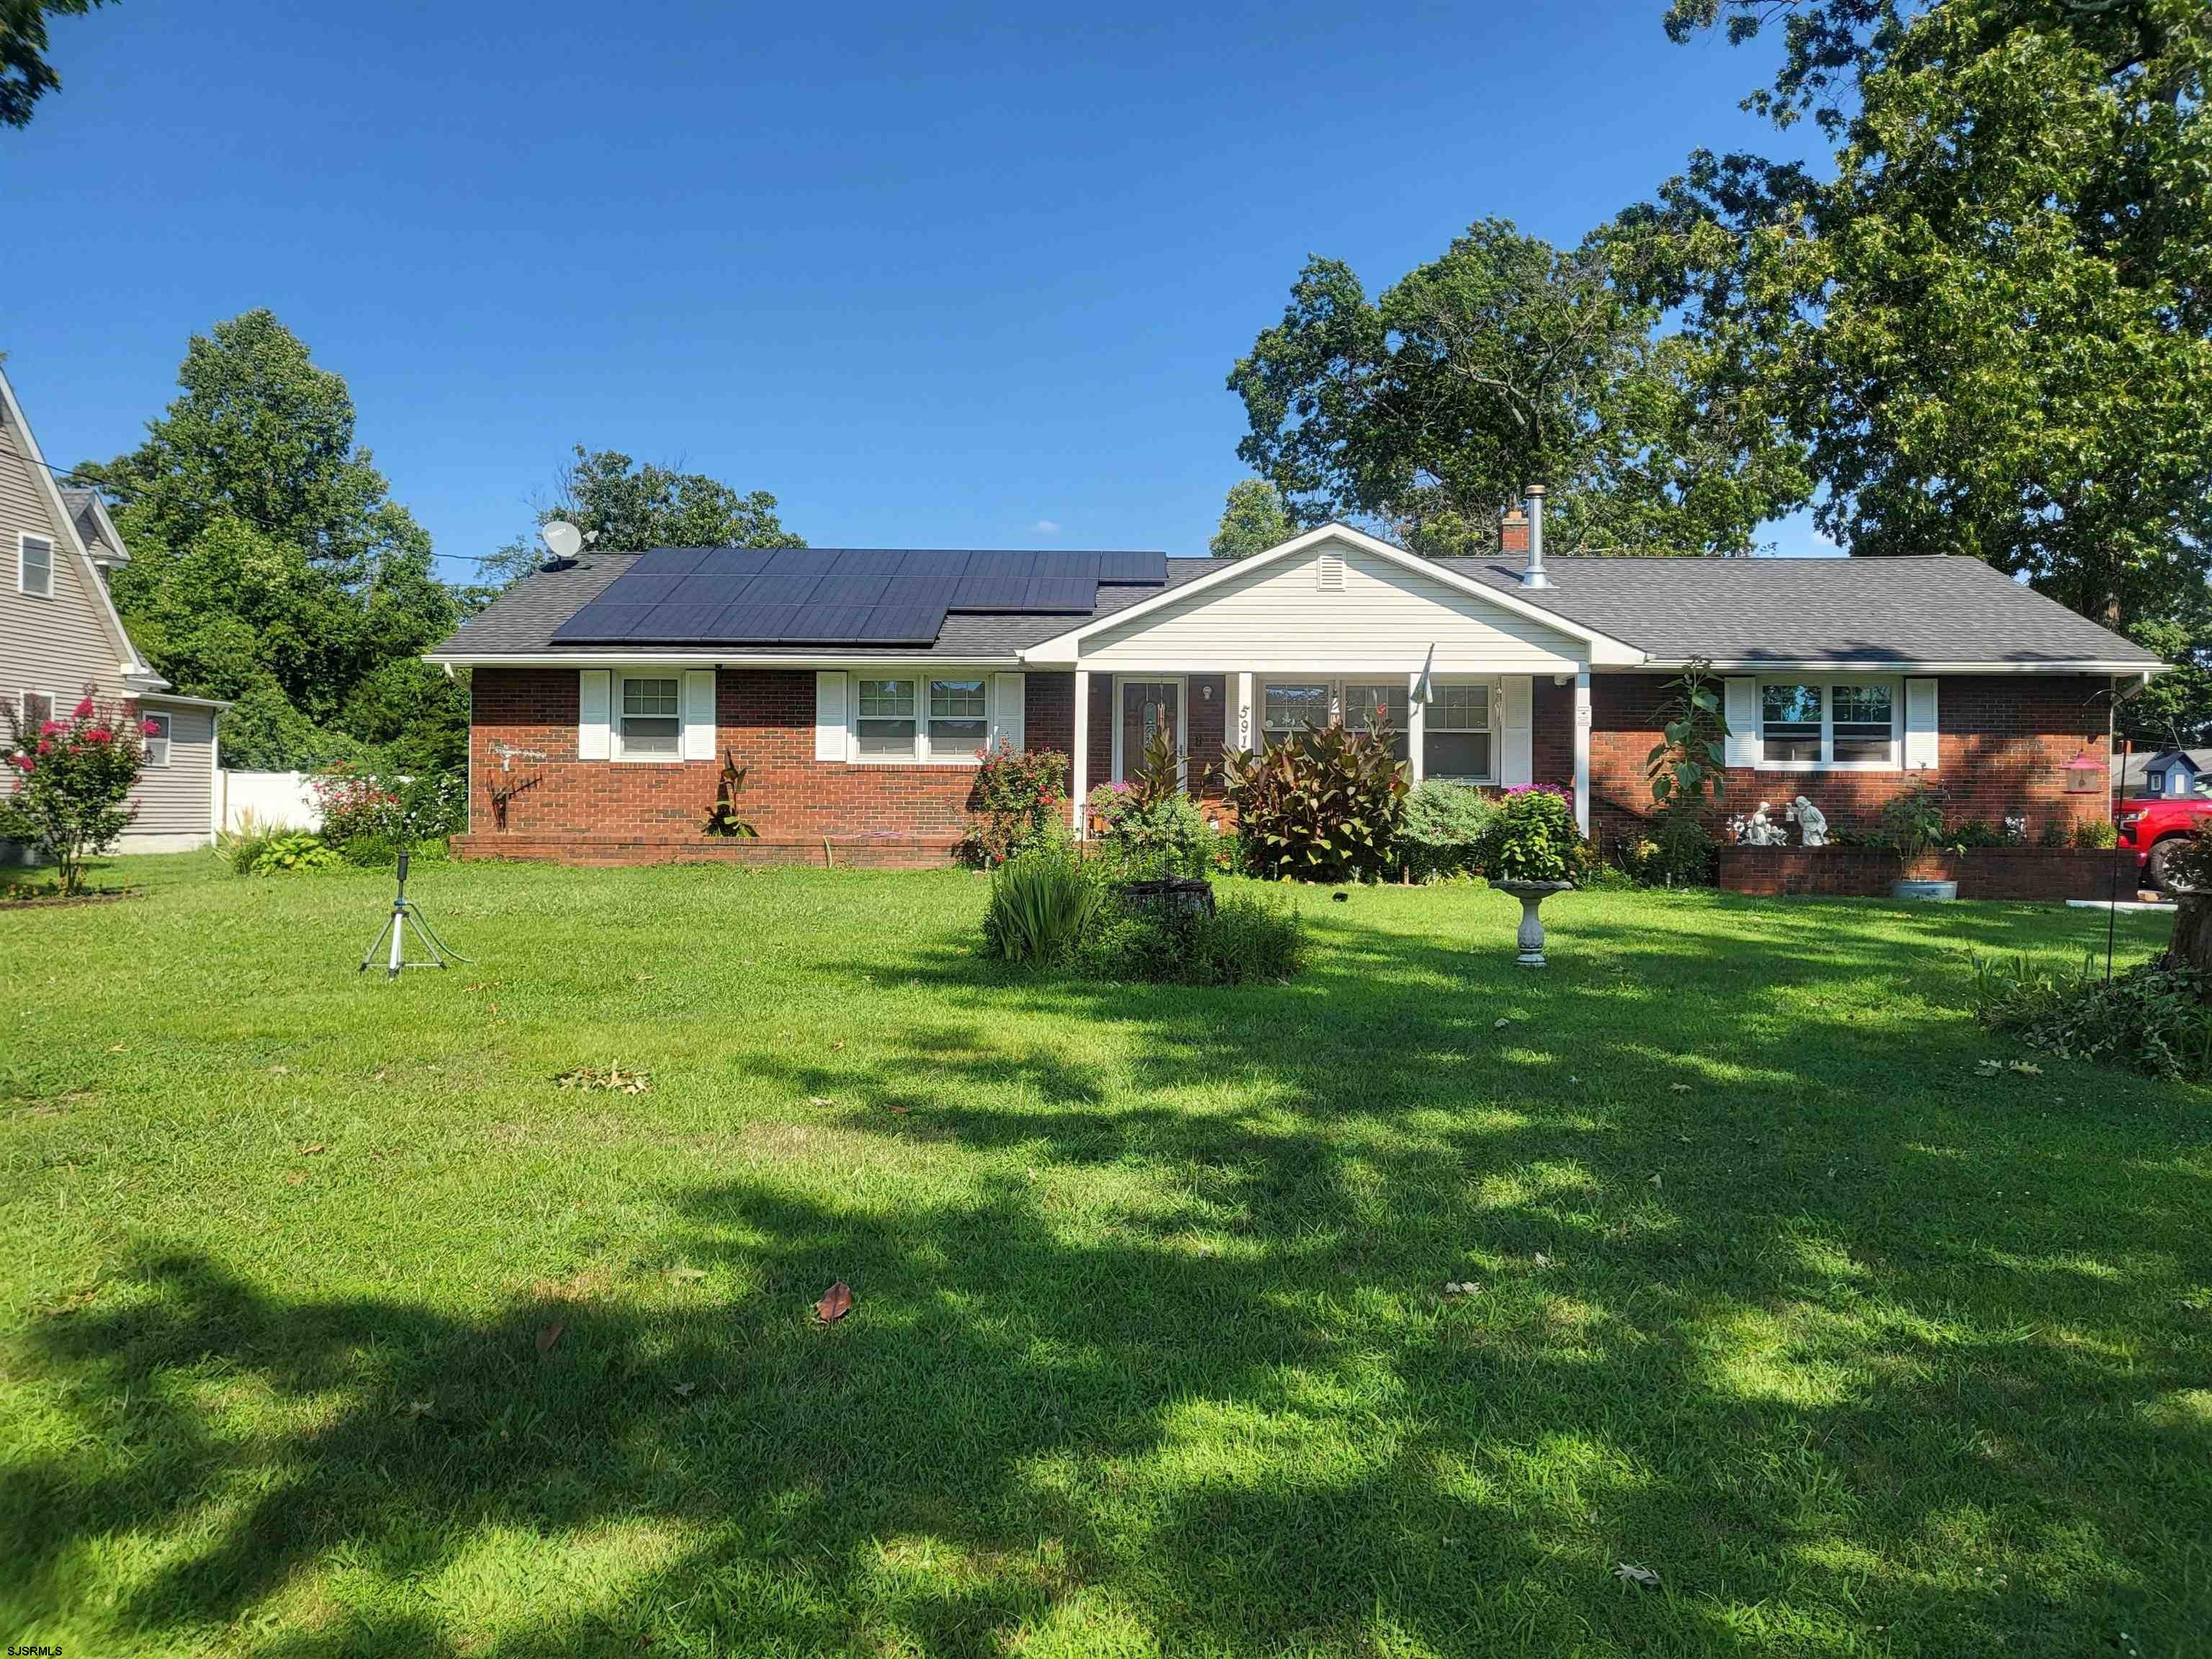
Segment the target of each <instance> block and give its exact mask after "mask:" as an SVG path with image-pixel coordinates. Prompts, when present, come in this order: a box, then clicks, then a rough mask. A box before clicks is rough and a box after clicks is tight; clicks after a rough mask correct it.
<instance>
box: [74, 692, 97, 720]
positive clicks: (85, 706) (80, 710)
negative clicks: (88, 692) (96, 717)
mask: <svg viewBox="0 0 2212 1659" xmlns="http://www.w3.org/2000/svg"><path fill="white" fill-rule="evenodd" d="M91 713H92V699H91V698H90V697H87V698H86V699H85V700H84V701H83V702H81V703H79V704H77V706H76V708H72V709H70V714H74V715H75V716H76V718H77V719H79V720H84V719H86V718H87V717H88V716H89V715H90V714H91Z"/></svg>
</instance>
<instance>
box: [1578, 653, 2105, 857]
mask: <svg viewBox="0 0 2212 1659" xmlns="http://www.w3.org/2000/svg"><path fill="white" fill-rule="evenodd" d="M1667 685H1668V677H1667V676H1664V675H1656V674H1594V675H1592V676H1591V677H1590V817H1591V828H1592V829H1595V830H1596V831H1598V832H1599V833H1600V834H1601V835H1602V836H1605V837H1606V838H1607V839H1608V840H1611V839H1612V838H1614V837H1617V836H1623V835H1627V834H1632V833H1635V832H1637V831H1638V829H1639V827H1640V825H1641V823H1642V821H1643V818H1644V815H1646V814H1648V813H1649V812H1650V810H1651V787H1650V784H1649V783H1648V782H1647V781H1645V779H1644V759H1645V757H1647V756H1648V755H1650V752H1651V750H1652V747H1653V745H1654V744H1657V743H1658V742H1659V741H1660V740H1661V737H1662V733H1661V732H1660V729H1659V728H1660V724H1661V723H1660V720H1659V719H1658V714H1657V711H1658V709H1659V708H1660V707H1661V705H1662V704H1663V703H1664V702H1666V701H1667V699H1668V690H1667ZM2106 690H2107V684H2106V681H2105V680H2104V679H2102V678H2098V677H2094V676H2089V675H2079V676H2075V675H2068V676H2063V677H2059V676H2053V677H2048V678H2046V677H2042V676H2026V675H2021V676H2014V675H1973V676H1946V677H1945V678H1942V680H1941V681H1940V682H1939V683H1938V684H1937V687H1936V769H1934V770H1933V771H1921V772H1903V771H1899V772H1766V771H1759V770H1756V769H1752V768H1748V767H1731V768H1730V769H1729V775H1728V802H1727V806H1728V810H1729V811H1746V812H1747V811H1751V810H1752V808H1753V807H1754V806H1756V805H1758V804H1759V802H1760V801H1762V800H1765V801H1770V802H1771V803H1772V804H1773V805H1775V806H1776V807H1778V808H1779V807H1780V806H1782V805H1784V803H1786V802H1788V801H1790V800H1794V799H1796V797H1797V796H1799V795H1804V796H1806V797H1807V798H1808V799H1810V800H1811V801H1812V802H1813V804H1814V805H1816V806H1818V807H1819V808H1820V810H1821V811H1823V812H1825V813H1826V814H1827V817H1828V823H1829V825H1830V827H1831V828H1832V829H1863V830H1870V829H1874V828H1875V823H1876V820H1877V818H1878V817H1879V814H1880V813H1881V807H1882V804H1883V803H1884V802H1886V801H1887V800H1889V799H1891V798H1892V797H1893V796H1895V795H1896V794H1898V793H1899V792H1901V791H1902V790H1904V789H1905V788H1907V787H1910V786H1911V785H1913V784H1916V783H1927V784H1932V785H1935V786H1936V787H1940V788H1942V789H1943V790H1945V791H1947V792H1948V794H1949V796H1950V803H1949V805H1948V809H1947V815H1948V817H1950V818H1951V819H1952V820H1953V821H1954V822H1955V821H1958V820H1961V819H1966V818H1981V819H1984V820H1985V821H1986V822H1988V823H1990V824H1992V825H1999V824H2002V823H2003V821H2004V818H2005V816H2006V815H2007V814H2008V813H2012V812H2025V813H2027V821H2028V822H2027V828H2028V834H2029V836H2031V837H2033V836H2039V835H2040V834H2041V833H2042V831H2043V828H2044V826H2045V824H2046V823H2050V822H2051V820H2052V819H2054V818H2055V819H2057V821H2058V822H2059V823H2062V824H2063V825H2065V826H2067V827H2069V829H2070V828H2071V827H2072V826H2073V825H2074V824H2075V823H2078V822H2080V821H2081V820H2083V819H2087V818H2100V817H2105V816H2106V813H2107V812H2108V811H2109V810H2110V809H2109V807H2108V805H2107V804H2106V799H2105V797H2104V795H2103V794H2101V793H2098V794H2089V795H2069V794H2068V793H2066V778H2065V773H2064V770H2063V769H2064V767H2065V764H2066V763H2067V762H2068V761H2069V760H2072V759H2073V758H2074V757H2075V756H2076V755H2078V754H2080V753H2081V750H2082V749H2083V747H2084V745H2085V744H2087V747H2088V749H2089V750H2090V752H2091V753H2092V754H2093V755H2095V756H2096V757H2098V758H2099V759H2100V760H2102V759H2103V757H2104V756H2105V753H2106V746H2107V744H2108V741H2109V740H2108V738H2107V737H2106V731H2107V723H2108V721H2109V720H2110V718H2111V708H2112V703H2111V699H2110V698H2109V697H2107V696H2104V695H2102V694H2103V693H2104V692H2105V691H2106ZM1539 775H1540V776H1541V771H1540V773H1539Z"/></svg>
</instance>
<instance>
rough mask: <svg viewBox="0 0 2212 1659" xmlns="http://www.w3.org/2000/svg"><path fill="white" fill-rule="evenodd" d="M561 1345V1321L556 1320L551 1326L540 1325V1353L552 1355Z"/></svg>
mask: <svg viewBox="0 0 2212 1659" xmlns="http://www.w3.org/2000/svg"><path fill="white" fill-rule="evenodd" d="M560 1344H561V1322H560V1321H559V1320H557V1319H556V1320H555V1321H554V1322H552V1323H551V1324H550V1325H540V1326H539V1327H538V1352H540V1353H551V1352H553V1350H554V1349H555V1348H556V1347H558V1346H560Z"/></svg>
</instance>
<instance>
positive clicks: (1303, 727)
mask: <svg viewBox="0 0 2212 1659" xmlns="http://www.w3.org/2000/svg"><path fill="white" fill-rule="evenodd" d="M1328 689H1329V688H1328V681H1327V680H1304V681H1271V682H1270V683H1269V684H1267V688H1266V690H1264V691H1263V692H1262V694H1261V699H1260V729H1261V731H1263V732H1266V733H1267V741H1268V742H1269V743H1276V744H1281V743H1288V742H1289V741H1290V740H1291V738H1296V737H1298V736H1300V735H1301V734H1303V733H1304V732H1309V731H1318V730H1320V729H1321V728H1322V726H1327V725H1328V714H1329V696H1328Z"/></svg>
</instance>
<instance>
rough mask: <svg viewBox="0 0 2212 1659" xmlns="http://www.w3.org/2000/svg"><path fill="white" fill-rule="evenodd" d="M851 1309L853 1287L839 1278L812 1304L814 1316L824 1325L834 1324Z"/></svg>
mask: <svg viewBox="0 0 2212 1659" xmlns="http://www.w3.org/2000/svg"><path fill="white" fill-rule="evenodd" d="M852 1310H853V1287H852V1286H851V1285H848V1284H847V1283H846V1282H845V1281H844V1280H843V1279H839V1280H838V1281H837V1282H836V1284H835V1285H831V1286H830V1287H829V1290H827V1291H824V1292H823V1297H822V1299H821V1300H820V1301H819V1302H817V1303H816V1304H814V1316H815V1318H817V1319H818V1320H820V1321H821V1322H823V1324H824V1325H834V1324H836V1322H838V1321H839V1320H841V1319H842V1318H843V1317H844V1316H846V1315H847V1314H848V1313H850V1312H852Z"/></svg>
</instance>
